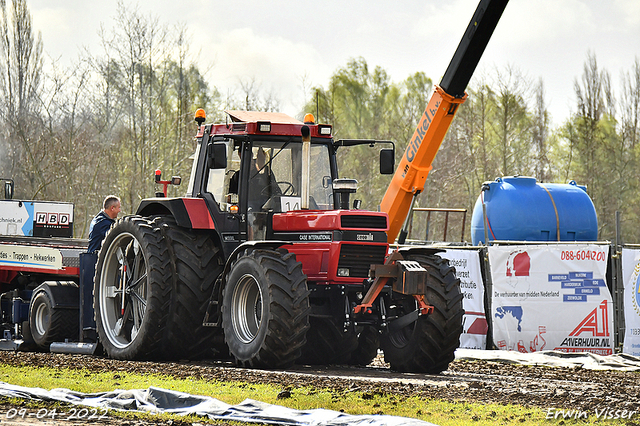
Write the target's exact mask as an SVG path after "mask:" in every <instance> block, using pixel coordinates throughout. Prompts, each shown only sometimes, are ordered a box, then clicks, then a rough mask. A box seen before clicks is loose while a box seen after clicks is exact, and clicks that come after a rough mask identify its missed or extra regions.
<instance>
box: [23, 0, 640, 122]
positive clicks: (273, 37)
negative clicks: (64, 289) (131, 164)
mask: <svg viewBox="0 0 640 426" xmlns="http://www.w3.org/2000/svg"><path fill="white" fill-rule="evenodd" d="M27 2H28V5H29V8H30V10H31V13H32V16H33V21H34V22H33V23H34V27H35V29H36V30H37V31H41V33H42V39H43V43H44V49H45V53H47V54H48V55H50V56H51V57H53V58H60V60H61V61H63V62H65V61H71V60H74V59H75V58H77V56H78V52H79V51H80V49H81V48H83V47H86V48H88V49H89V50H90V51H92V52H93V53H99V52H100V50H99V46H98V41H99V37H98V28H99V27H100V24H103V25H104V26H105V27H106V28H111V27H112V26H113V22H114V17H115V15H116V6H117V1H116V0H102V1H96V0H89V1H87V0H55V1H52V0H27ZM132 4H136V3H132ZM477 4H478V1H477V0H449V1H439V0H438V1H436V0H422V1H419V0H396V1H373V2H372V1H361V0H351V1H349V0H341V1H338V0H324V1H317V2H303V1H299V0H298V1H293V0H271V1H264V0H236V1H227V0H225V1H222V0H183V1H179V0H153V1H151V0H140V1H138V2H137V5H138V7H139V11H140V12H141V13H142V14H144V15H146V16H153V17H157V18H158V19H159V20H160V21H161V22H163V23H166V24H169V25H173V24H186V26H187V28H188V30H189V32H190V35H191V37H192V48H193V52H194V54H195V53H197V52H200V53H199V65H200V68H201V70H205V69H209V71H208V72H207V74H206V77H207V79H208V81H209V83H210V84H212V85H214V86H216V87H218V88H219V90H220V91H221V92H223V93H225V92H227V91H228V90H232V89H233V88H234V87H236V88H237V86H238V82H239V80H240V79H245V80H248V79H254V80H255V81H256V83H259V84H260V85H261V88H263V90H264V91H272V92H273V93H275V94H276V96H277V97H278V99H279V100H280V101H281V104H282V106H283V110H284V111H283V112H286V113H288V114H290V115H294V114H296V113H298V112H299V110H300V109H301V108H302V106H303V104H304V101H305V100H306V96H308V95H307V94H305V93H304V91H303V87H306V88H307V89H308V88H309V87H311V86H313V85H321V86H325V87H326V85H327V83H328V81H329V78H330V76H331V74H332V73H333V72H334V71H336V69H338V68H339V67H342V66H345V65H346V64H347V62H348V60H349V59H350V58H354V57H359V56H362V57H363V58H365V60H366V61H367V63H368V64H369V66H370V67H371V68H373V67H375V66H380V67H382V68H383V69H385V70H386V71H387V72H388V73H389V75H390V77H391V79H392V81H393V82H400V81H402V80H404V79H405V78H407V77H408V76H409V75H411V74H413V73H414V72H416V71H424V72H425V73H426V74H427V76H429V77H431V78H432V79H433V81H434V82H436V83H437V82H439V81H440V78H441V76H442V74H443V73H444V71H445V69H446V67H447V65H448V63H449V61H450V59H451V56H452V55H453V52H454V51H455V48H456V46H457V44H458V42H459V41H460V38H461V36H462V34H463V32H464V29H465V27H466V25H467V24H468V23H469V20H470V19H471V16H472V14H473V12H474V10H475V8H476V6H477ZM589 51H591V52H593V53H594V54H595V55H596V58H597V60H598V64H599V66H600V67H601V68H606V69H607V70H608V71H609V72H610V73H611V77H612V81H613V85H614V90H616V91H617V90H619V89H618V87H619V81H620V75H621V73H622V72H623V71H624V72H628V71H630V70H631V67H632V65H633V62H634V60H635V58H636V57H640V1H639V0H609V1H602V0H536V1H531V0H511V1H510V3H509V4H508V5H507V8H506V10H505V12H504V14H503V15H502V18H501V20H500V22H499V24H498V27H497V29H496V31H495V33H494V35H493V37H492V39H491V41H490V42H489V46H488V47H487V50H486V51H485V54H484V56H483V58H482V60H481V61H480V65H479V68H478V70H477V71H476V76H477V75H480V74H482V73H485V74H487V75H489V74H491V72H492V70H493V69H494V68H497V69H499V70H504V69H506V67H508V66H511V67H513V68H516V69H517V70H519V71H520V72H521V73H523V74H524V75H526V76H527V77H529V78H530V79H532V80H537V79H539V78H541V79H542V80H543V81H544V84H545V90H546V101H547V105H548V107H549V110H550V112H551V115H552V118H553V120H554V123H555V124H556V125H557V124H559V123H561V122H562V121H564V120H565V119H566V118H567V117H568V115H569V113H570V112H571V111H572V110H575V106H574V105H575V95H574V90H573V87H574V80H575V79H576V78H579V77H580V76H581V74H582V70H583V66H584V62H585V59H586V57H587V53H588V52H589Z"/></svg>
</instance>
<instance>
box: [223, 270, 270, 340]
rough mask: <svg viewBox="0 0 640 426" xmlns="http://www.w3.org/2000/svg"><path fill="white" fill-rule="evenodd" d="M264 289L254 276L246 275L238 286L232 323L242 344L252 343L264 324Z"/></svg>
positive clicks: (232, 310)
mask: <svg viewBox="0 0 640 426" xmlns="http://www.w3.org/2000/svg"><path fill="white" fill-rule="evenodd" d="M262 300H263V297H262V289H261V288H260V285H259V284H258V281H257V280H256V279H255V278H254V277H253V275H250V274H245V275H243V276H242V277H241V278H240V279H239V280H238V284H237V285H236V287H235V289H234V291H233V296H232V304H231V323H232V325H233V330H234V333H235V335H236V336H237V337H238V340H240V341H241V342H242V343H245V344H246V343H251V342H252V341H253V340H254V339H255V338H256V336H257V335H258V332H259V330H260V325H261V324H262V312H263V309H262Z"/></svg>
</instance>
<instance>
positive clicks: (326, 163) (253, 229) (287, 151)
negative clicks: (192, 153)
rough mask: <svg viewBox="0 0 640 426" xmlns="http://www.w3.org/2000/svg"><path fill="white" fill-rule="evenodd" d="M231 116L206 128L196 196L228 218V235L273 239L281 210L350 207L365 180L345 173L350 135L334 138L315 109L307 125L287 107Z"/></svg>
mask: <svg viewBox="0 0 640 426" xmlns="http://www.w3.org/2000/svg"><path fill="white" fill-rule="evenodd" d="M227 114H228V116H229V119H230V120H231V121H230V122H227V123H225V124H212V125H207V126H203V125H201V126H200V131H199V133H198V136H197V140H198V142H199V144H200V146H199V149H198V150H197V152H196V159H195V161H194V165H193V167H194V168H193V171H192V173H191V181H190V183H189V194H188V195H191V196H194V197H196V196H201V197H203V198H205V199H208V201H209V203H208V204H210V205H211V204H213V205H214V206H215V207H216V212H215V215H220V216H225V217H226V218H227V220H223V221H216V222H217V223H218V229H220V225H222V228H223V229H222V233H223V239H224V240H225V241H229V242H231V241H233V242H234V243H236V244H237V243H239V242H243V241H254V240H257V241H262V240H265V239H269V238H270V237H272V230H273V229H272V228H271V224H272V217H273V215H274V214H278V213H285V212H292V211H301V210H302V211H326V210H335V209H349V208H350V206H349V196H350V194H352V193H354V192H355V191H356V188H357V182H356V181H355V180H353V179H338V171H337V166H336V160H335V153H336V150H337V149H338V147H339V146H342V145H344V143H343V142H344V141H339V142H337V143H336V142H334V140H333V139H332V135H331V133H332V128H331V126H329V125H322V124H315V123H314V118H313V116H312V115H311V114H307V117H305V122H304V123H303V122H301V121H299V120H296V119H294V118H292V117H289V116H287V115H286V114H281V113H270V112H254V111H227ZM202 122H204V121H202ZM202 122H201V123H202ZM358 142H359V143H367V144H372V143H373V142H376V141H368V140H367V141H358ZM348 144H351V145H353V144H355V143H354V142H353V141H351V142H349V143H348ZM383 151H387V152H386V153H385V154H386V157H384V158H385V159H383V160H382V161H383V162H391V163H393V150H383ZM389 154H390V155H389ZM200 157H202V158H200ZM387 168H388V169H389V170H391V171H392V170H393V164H391V165H387ZM200 170H202V171H203V172H200ZM356 205H357V204H356ZM212 213H214V212H212Z"/></svg>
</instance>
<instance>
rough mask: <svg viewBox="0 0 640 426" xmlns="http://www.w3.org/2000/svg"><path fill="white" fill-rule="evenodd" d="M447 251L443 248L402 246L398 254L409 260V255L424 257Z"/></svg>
mask: <svg viewBox="0 0 640 426" xmlns="http://www.w3.org/2000/svg"><path fill="white" fill-rule="evenodd" d="M444 251H445V249H443V248H427V247H407V246H402V247H399V248H398V249H397V250H396V252H397V253H398V254H400V255H401V256H402V258H403V259H406V258H407V255H411V254H422V255H424V256H432V255H434V254H438V253H442V252H444Z"/></svg>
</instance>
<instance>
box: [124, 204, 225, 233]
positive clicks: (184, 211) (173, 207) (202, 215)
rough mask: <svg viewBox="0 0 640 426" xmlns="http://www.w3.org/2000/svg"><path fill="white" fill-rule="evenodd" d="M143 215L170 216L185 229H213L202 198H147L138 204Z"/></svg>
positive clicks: (138, 212)
mask: <svg viewBox="0 0 640 426" xmlns="http://www.w3.org/2000/svg"><path fill="white" fill-rule="evenodd" d="M136 214H137V215H140V216H143V217H151V216H172V217H173V218H174V219H175V220H176V224H177V225H178V226H180V227H183V228H187V229H211V230H213V229H215V228H216V227H215V223H214V221H213V217H212V216H211V213H210V212H209V208H208V207H207V202H206V201H205V200H204V199H202V198H148V199H145V200H142V201H141V202H140V205H139V206H138V211H137V212H136Z"/></svg>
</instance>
